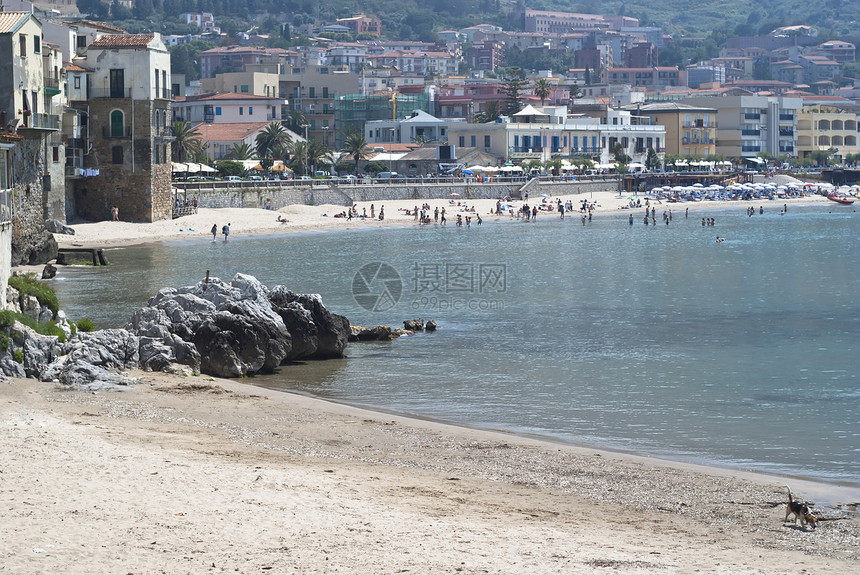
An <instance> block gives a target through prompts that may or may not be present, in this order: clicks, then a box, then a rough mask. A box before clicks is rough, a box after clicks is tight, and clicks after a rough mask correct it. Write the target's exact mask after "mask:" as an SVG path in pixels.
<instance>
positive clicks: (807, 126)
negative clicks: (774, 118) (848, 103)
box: [797, 104, 860, 159]
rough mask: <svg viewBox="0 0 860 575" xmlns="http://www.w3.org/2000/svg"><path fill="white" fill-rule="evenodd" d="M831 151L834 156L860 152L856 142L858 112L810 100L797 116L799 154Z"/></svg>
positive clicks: (802, 155)
mask: <svg viewBox="0 0 860 575" xmlns="http://www.w3.org/2000/svg"><path fill="white" fill-rule="evenodd" d="M818 150H821V151H830V152H831V154H832V156H834V157H835V158H839V159H841V158H844V157H845V156H846V155H848V154H857V153H860V146H858V144H857V113H855V112H849V111H847V110H843V109H841V108H837V107H834V106H824V105H821V104H808V105H805V106H803V109H802V110H801V112H800V113H799V114H798V116H797V154H798V157H800V158H805V157H807V156H808V155H809V154H810V153H811V152H815V151H818Z"/></svg>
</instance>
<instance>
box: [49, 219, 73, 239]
mask: <svg viewBox="0 0 860 575" xmlns="http://www.w3.org/2000/svg"><path fill="white" fill-rule="evenodd" d="M45 229H46V230H48V231H49V232H51V233H52V234H65V235H69V236H73V235H75V230H74V229H72V228H70V227H69V226H67V225H66V224H64V223H63V222H61V221H60V220H45Z"/></svg>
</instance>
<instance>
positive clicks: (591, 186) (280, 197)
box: [174, 180, 618, 209]
mask: <svg viewBox="0 0 860 575" xmlns="http://www.w3.org/2000/svg"><path fill="white" fill-rule="evenodd" d="M174 186H175V187H176V188H178V189H180V190H181V191H180V198H182V199H184V198H185V197H187V198H188V200H189V201H190V200H192V199H193V198H195V197H196V198H197V205H198V206H199V207H201V208H263V207H265V205H266V203H267V200H268V202H269V203H270V205H271V206H272V208H273V209H278V208H281V207H284V206H289V205H295V204H304V205H322V204H335V205H342V206H349V205H351V204H352V203H354V202H378V201H390V200H415V201H423V200H438V199H447V198H450V197H454V196H452V195H453V194H457V195H456V197H458V198H460V199H463V200H470V199H492V200H494V199H498V198H504V197H507V196H511V197H512V198H520V197H521V196H520V189H521V188H523V186H524V182H513V183H510V182H503V183H477V182H469V183H463V182H458V183H440V184H417V183H416V184H408V183H404V184H391V185H380V184H344V185H339V184H334V183H327V182H321V183H314V184H308V185H292V184H289V185H288V184H284V185H277V184H273V183H271V182H267V183H265V184H261V185H259V186H249V185H248V183H242V184H240V186H230V185H229V184H228V183H226V182H219V183H216V184H181V183H177V184H174ZM617 187H618V184H617V182H615V181H594V182H589V181H586V182H572V181H565V182H545V181H536V180H532V181H531V183H530V184H529V186H528V191H529V194H530V196H531V197H537V196H538V195H539V194H547V195H549V196H558V195H568V194H583V193H589V192H597V191H607V190H612V191H614V190H616V189H617Z"/></svg>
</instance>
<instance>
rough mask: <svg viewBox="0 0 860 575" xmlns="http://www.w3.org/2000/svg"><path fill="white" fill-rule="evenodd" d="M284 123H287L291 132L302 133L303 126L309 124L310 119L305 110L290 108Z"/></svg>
mask: <svg viewBox="0 0 860 575" xmlns="http://www.w3.org/2000/svg"><path fill="white" fill-rule="evenodd" d="M282 123H283V124H285V125H286V126H287V128H288V129H289V130H290V131H291V132H295V133H296V134H300V133H302V130H303V129H304V127H303V126H304V125H305V124H307V123H308V121H307V118H305V114H304V112H302V111H301V110H290V111H289V113H288V114H287V117H286V118H284V120H283V122H282Z"/></svg>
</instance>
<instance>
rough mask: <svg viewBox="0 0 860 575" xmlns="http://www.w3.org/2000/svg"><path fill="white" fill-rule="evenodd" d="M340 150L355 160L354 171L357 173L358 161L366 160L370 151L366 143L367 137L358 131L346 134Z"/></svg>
mask: <svg viewBox="0 0 860 575" xmlns="http://www.w3.org/2000/svg"><path fill="white" fill-rule="evenodd" d="M340 151H341V152H343V153H345V154H347V155H348V156H349V157H350V158H352V160H353V162H355V168H354V173H356V174H357V173H358V162H360V161H361V160H366V159H367V156H368V154H369V153H370V148H369V147H368V145H367V139H366V138H365V137H364V136H363V135H362V134H361V133H359V132H350V133H348V134H346V137H345V138H344V141H343V148H341V150H340Z"/></svg>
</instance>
